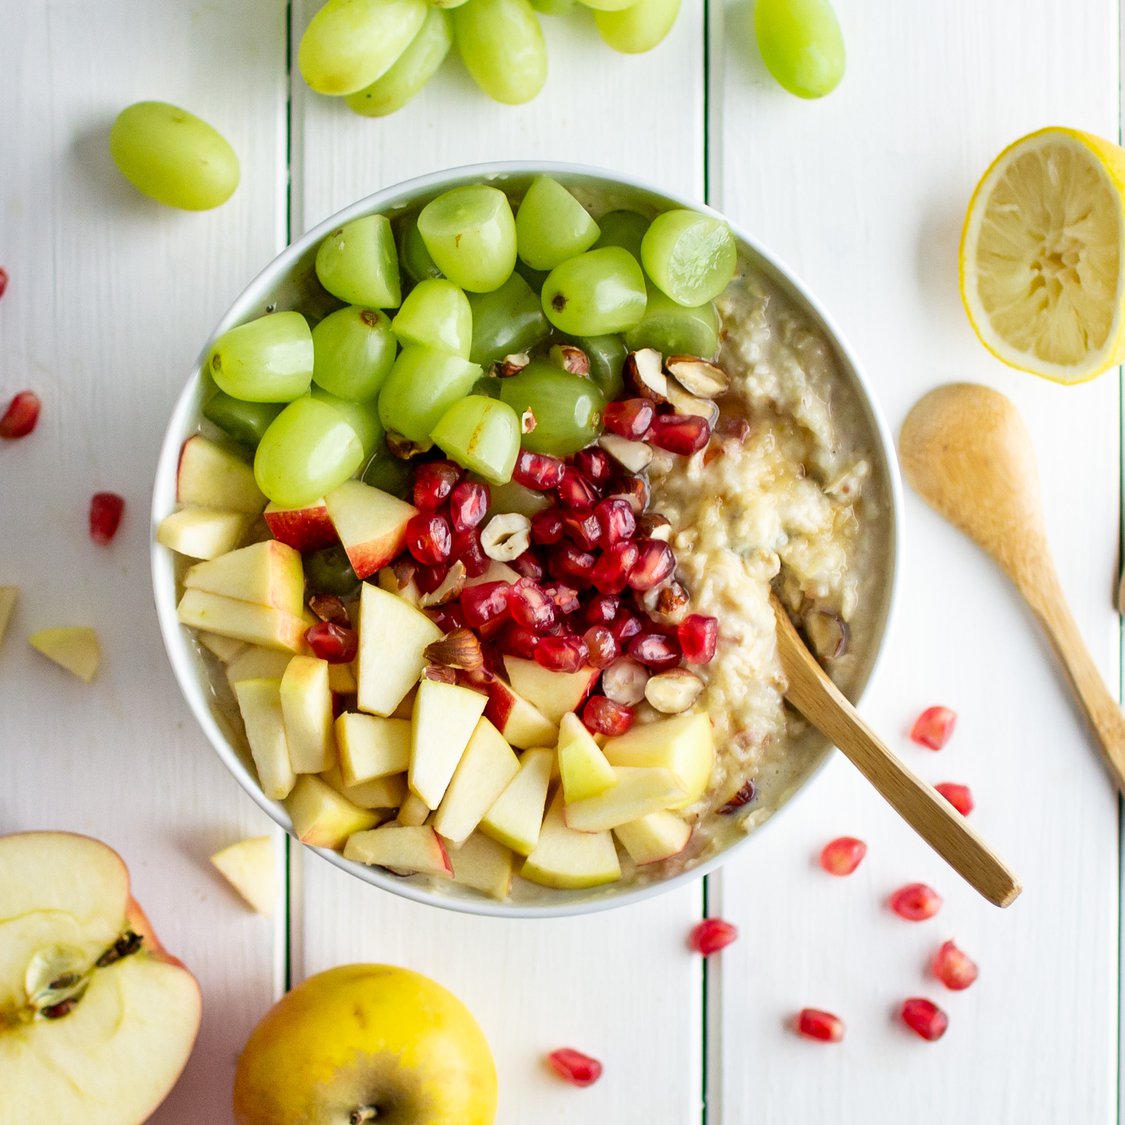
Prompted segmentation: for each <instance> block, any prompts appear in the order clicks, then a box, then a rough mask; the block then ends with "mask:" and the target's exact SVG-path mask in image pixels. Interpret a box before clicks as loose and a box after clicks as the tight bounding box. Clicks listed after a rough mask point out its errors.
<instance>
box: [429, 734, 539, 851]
mask: <svg viewBox="0 0 1125 1125" xmlns="http://www.w3.org/2000/svg"><path fill="white" fill-rule="evenodd" d="M519 768H520V763H519V759H518V758H517V757H516V756H515V754H514V753H513V751H512V748H511V747H510V746H509V745H508V743H507V742H505V741H504V736H503V735H501V733H500V732H499V731H498V730H497V729H496V728H495V727H494V726H493V725H492V724H491V723H490V722H489V721H488V720H487V719H484V718H482V719H480V720H478V722H477V725H476V728H475V729H474V730H473V735H472V737H471V738H470V739H469V744H468V746H466V747H465V752H464V754H462V755H461V760H460V762H458V763H457V769H456V770H455V771H454V773H453V779H452V780H451V781H450V783H449V788H448V789H446V791H445V796H444V797H443V798H442V800H441V807H440V808H439V809H438V810H437V815H436V816H435V817H434V828H435V829H437V831H438V832H439V833H440V834H441V835H442V836H444V837H445V838H446V839H447V840H449V841H450V842H451V843H454V844H460V843H461V842H462V841H463V840H465V839H467V838H468V836H469V834H470V833H471V832H472V831H473V830H474V829H475V828H476V826H477V825H478V824H480V821H481V817H483V816H484V814H485V813H486V812H488V810H489V809H490V808H491V807H492V805H493V804H495V802H496V799H497V798H498V797H499V796H500V794H501V793H503V792H504V790H505V789H506V788H507V786H508V782H510V781H511V780H512V778H513V777H515V776H516V774H517V773H518V772H519Z"/></svg>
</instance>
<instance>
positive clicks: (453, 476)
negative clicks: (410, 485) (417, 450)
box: [414, 461, 465, 512]
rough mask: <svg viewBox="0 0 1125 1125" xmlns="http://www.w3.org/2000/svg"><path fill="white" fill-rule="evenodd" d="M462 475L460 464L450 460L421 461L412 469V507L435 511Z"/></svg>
mask: <svg viewBox="0 0 1125 1125" xmlns="http://www.w3.org/2000/svg"><path fill="white" fill-rule="evenodd" d="M464 475H465V474H464V473H463V472H462V470H461V466H460V465H455V464H454V463H453V462H452V461H423V462H422V463H421V464H420V465H419V466H418V467H417V468H416V469H415V470H414V507H415V508H419V509H421V511H423V512H435V511H437V509H438V508H440V507H441V506H442V504H444V503H445V502H446V500H448V499H449V494H450V493H451V492H452V491H453V486H454V485H455V484H456V483H457V482H458V481H459V480H460V479H461V478H462V477H463V476H464Z"/></svg>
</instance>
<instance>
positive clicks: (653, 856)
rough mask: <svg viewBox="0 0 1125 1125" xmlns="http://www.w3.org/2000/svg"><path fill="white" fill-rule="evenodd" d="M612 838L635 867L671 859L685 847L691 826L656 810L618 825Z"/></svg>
mask: <svg viewBox="0 0 1125 1125" xmlns="http://www.w3.org/2000/svg"><path fill="white" fill-rule="evenodd" d="M613 834H614V835H615V836H616V837H617V839H618V840H619V841H620V843H621V846H622V847H623V848H624V849H625V850H626V851H627V852H628V853H629V858H630V859H632V861H633V862H634V863H635V864H636V865H637V866H638V867H644V866H645V864H647V863H659V862H660V861H661V860H663V859H671V858H672V856H674V855H679V854H680V852H682V851H683V850H684V848H686V847H687V843H688V840H690V839H691V825H690V824H688V822H687V821H686V820H684V819H682V818H681V817H678V816H676V814H675V813H673V812H667V811H664V810H660V811H657V812H653V813H649V814H648V815H647V816H642V817H638V818H637V819H636V820H630V821H628V822H627V823H625V824H619V825H618V826H617V827H616V828H615V829H614V830H613Z"/></svg>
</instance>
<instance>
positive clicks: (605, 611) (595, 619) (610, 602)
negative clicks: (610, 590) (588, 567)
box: [582, 559, 621, 625]
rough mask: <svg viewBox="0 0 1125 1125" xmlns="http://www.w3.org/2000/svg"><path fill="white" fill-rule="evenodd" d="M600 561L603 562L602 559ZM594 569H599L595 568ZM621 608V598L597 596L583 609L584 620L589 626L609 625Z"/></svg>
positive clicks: (605, 595) (609, 595)
mask: <svg viewBox="0 0 1125 1125" xmlns="http://www.w3.org/2000/svg"><path fill="white" fill-rule="evenodd" d="M598 561H599V562H601V560H600V559H599V560H598ZM594 569H595V570H597V569H598V568H597V567H596V566H595V567H594ZM595 585H597V583H595ZM620 608H621V599H620V598H615V597H614V596H613V595H612V594H595V595H594V596H593V597H592V598H591V599H590V600H589V601H588V602H587V603H586V604H585V605H584V606H583V607H582V619H583V621H585V622H586V624H587V625H608V624H609V623H610V622H611V621H612V620H613V619H614V618H615V617H616V616H617V611H618V610H619V609H620Z"/></svg>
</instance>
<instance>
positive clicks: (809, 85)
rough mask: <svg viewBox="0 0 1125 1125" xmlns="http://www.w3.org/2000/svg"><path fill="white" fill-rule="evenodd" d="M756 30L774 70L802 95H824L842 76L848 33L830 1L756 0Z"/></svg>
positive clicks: (764, 57) (765, 58)
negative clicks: (843, 29) (842, 29)
mask: <svg viewBox="0 0 1125 1125" xmlns="http://www.w3.org/2000/svg"><path fill="white" fill-rule="evenodd" d="M754 34H755V36H756V37H757V40H758V50H760V51H761V52H762V61H763V62H764V63H765V64H766V67H767V68H768V70H769V72H770V74H772V75H773V76H774V78H776V79H777V80H778V82H780V83H781V85H782V86H784V87H785V89H787V90H788V91H789V92H790V93H791V94H796V95H797V96H798V97H799V98H823V97H824V95H825V94H830V93H832V91H833V90H835V89H836V87H837V86H839V84H840V79H841V78H843V77H844V66H845V62H846V58H845V50H844V35H843V32H841V30H840V21H839V20H838V19H837V18H836V13H835V12H834V11H833V10H832V5H831V4H829V3H828V0H758V2H757V3H756V4H755V5H754Z"/></svg>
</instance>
